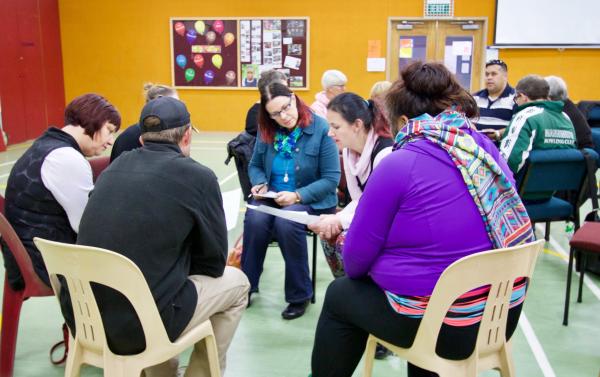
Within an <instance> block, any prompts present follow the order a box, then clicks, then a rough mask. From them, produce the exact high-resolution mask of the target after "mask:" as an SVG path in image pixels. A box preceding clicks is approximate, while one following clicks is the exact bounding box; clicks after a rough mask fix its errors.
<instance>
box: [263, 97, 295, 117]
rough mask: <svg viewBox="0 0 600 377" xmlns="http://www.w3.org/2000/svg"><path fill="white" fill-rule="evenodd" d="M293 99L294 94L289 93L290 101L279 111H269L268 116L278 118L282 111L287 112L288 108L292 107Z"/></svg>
mask: <svg viewBox="0 0 600 377" xmlns="http://www.w3.org/2000/svg"><path fill="white" fill-rule="evenodd" d="M293 99H294V96H293V95H290V102H289V103H288V104H287V105H285V106H284V107H282V108H281V111H276V112H274V113H269V116H270V117H271V119H275V118H280V117H281V115H282V114H283V113H286V114H287V113H288V111H290V109H291V108H292V100H293Z"/></svg>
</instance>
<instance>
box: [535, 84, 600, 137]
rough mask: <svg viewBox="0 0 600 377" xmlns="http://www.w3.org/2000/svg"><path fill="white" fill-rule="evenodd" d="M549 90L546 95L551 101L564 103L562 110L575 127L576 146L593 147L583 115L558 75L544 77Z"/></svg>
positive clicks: (589, 130) (590, 131)
mask: <svg viewBox="0 0 600 377" xmlns="http://www.w3.org/2000/svg"><path fill="white" fill-rule="evenodd" d="M545 79H546V82H547V83H548V86H549V87H550V91H549V92H548V97H549V98H550V99H551V100H552V101H562V102H564V104H565V107H564V108H563V112H564V113H565V114H567V115H568V117H569V119H571V122H573V127H574V128H575V136H576V137H577V148H593V147H594V143H593V142H592V130H591V129H590V125H589V124H588V122H587V120H585V117H584V116H583V114H582V113H581V111H579V109H578V108H577V106H576V105H575V104H574V103H573V101H571V100H570V99H569V96H568V93H567V84H566V83H565V81H564V80H563V79H562V78H560V77H558V76H547V77H545Z"/></svg>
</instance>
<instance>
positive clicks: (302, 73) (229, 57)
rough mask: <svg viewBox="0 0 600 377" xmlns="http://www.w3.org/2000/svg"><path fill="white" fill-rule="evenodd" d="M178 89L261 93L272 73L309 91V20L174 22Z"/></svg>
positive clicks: (174, 73) (173, 62) (173, 49)
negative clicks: (265, 75) (259, 87)
mask: <svg viewBox="0 0 600 377" xmlns="http://www.w3.org/2000/svg"><path fill="white" fill-rule="evenodd" d="M169 26H170V28H171V66H172V77H173V85H174V86H176V87H179V88H191V89H202V88H211V89H219V88H222V89H248V90H256V86H257V83H258V80H259V78H260V75H261V73H262V72H265V71H267V70H270V69H276V70H279V71H281V72H283V73H285V74H286V75H287V77H288V83H289V85H290V87H293V88H294V89H308V72H309V66H308V62H309V59H308V55H309V51H310V49H309V18H308V17H294V18H285V17H281V18H274V17H273V18H252V17H251V18H248V17H245V18H172V19H171V20H170V24H169Z"/></svg>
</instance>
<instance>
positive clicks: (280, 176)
mask: <svg viewBox="0 0 600 377" xmlns="http://www.w3.org/2000/svg"><path fill="white" fill-rule="evenodd" d="M286 176H287V182H286ZM269 188H270V189H271V190H273V191H277V192H280V191H291V192H294V191H296V174H294V159H292V158H289V159H288V158H285V157H284V156H283V154H282V153H277V154H276V155H275V159H273V168H272V169H271V180H270V181H269Z"/></svg>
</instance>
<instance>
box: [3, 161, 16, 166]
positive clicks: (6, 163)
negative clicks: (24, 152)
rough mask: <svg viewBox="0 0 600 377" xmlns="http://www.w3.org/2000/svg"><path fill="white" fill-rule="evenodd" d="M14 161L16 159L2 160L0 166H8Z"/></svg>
mask: <svg viewBox="0 0 600 377" xmlns="http://www.w3.org/2000/svg"><path fill="white" fill-rule="evenodd" d="M15 162H17V160H14V161H7V162H3V163H1V164H0V166H9V165H12V164H14V163H15Z"/></svg>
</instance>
